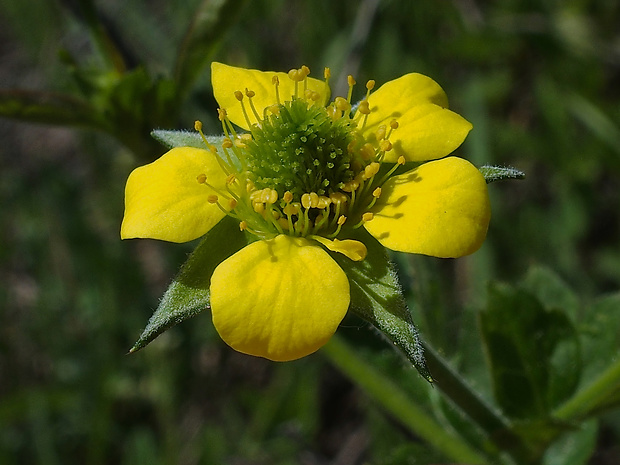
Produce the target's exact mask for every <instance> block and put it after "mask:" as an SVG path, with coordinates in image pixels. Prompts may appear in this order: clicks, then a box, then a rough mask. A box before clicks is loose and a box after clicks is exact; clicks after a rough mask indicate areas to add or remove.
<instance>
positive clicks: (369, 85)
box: [366, 79, 375, 90]
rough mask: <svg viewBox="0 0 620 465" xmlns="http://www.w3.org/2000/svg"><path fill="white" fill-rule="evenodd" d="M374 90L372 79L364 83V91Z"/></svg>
mask: <svg viewBox="0 0 620 465" xmlns="http://www.w3.org/2000/svg"><path fill="white" fill-rule="evenodd" d="M374 88H375V81H374V79H370V80H369V81H368V82H366V89H368V90H373V89H374Z"/></svg>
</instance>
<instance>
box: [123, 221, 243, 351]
mask: <svg viewBox="0 0 620 465" xmlns="http://www.w3.org/2000/svg"><path fill="white" fill-rule="evenodd" d="M245 244H246V242H245V238H244V235H243V234H242V233H241V232H240V231H239V226H238V223H237V222H236V221H235V220H234V219H232V218H230V217H225V218H224V219H223V220H221V221H220V222H219V223H218V224H217V225H216V226H215V227H214V228H213V229H211V230H210V231H209V232H208V233H207V235H206V236H205V237H204V238H203V239H202V241H201V242H200V244H198V247H196V249H195V250H194V252H193V253H192V254H191V255H190V257H189V258H188V260H187V262H185V264H184V265H183V267H182V268H181V271H180V272H179V274H178V276H177V277H176V278H175V279H174V281H172V284H170V287H169V288H168V290H167V291H166V293H165V294H164V297H163V298H162V300H161V302H160V303H159V306H158V307H157V309H156V310H155V313H153V316H151V319H150V320H149V322H148V324H147V325H146V328H144V331H142V334H141V335H140V337H139V338H138V341H137V342H136V343H135V344H134V345H133V347H132V348H131V350H130V351H129V352H130V353H133V352H136V351H138V350H140V349H142V348H143V347H145V346H146V345H147V344H149V343H150V342H151V341H153V339H155V338H156V337H157V336H159V335H160V334H161V333H163V332H164V331H166V330H167V329H170V328H171V327H173V326H175V325H177V324H178V323H181V322H182V321H185V320H187V319H188V318H191V317H193V316H195V315H197V314H199V313H201V312H203V311H204V310H206V309H208V308H209V295H210V294H209V285H210V282H211V275H212V274H213V270H215V267H217V265H219V264H220V262H222V261H223V260H225V259H226V258H228V257H230V256H231V255H232V254H233V253H235V252H236V251H237V250H239V249H241V248H242V247H243V246H244V245H245Z"/></svg>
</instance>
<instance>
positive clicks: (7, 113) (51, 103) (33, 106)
mask: <svg viewBox="0 0 620 465" xmlns="http://www.w3.org/2000/svg"><path fill="white" fill-rule="evenodd" d="M0 116H4V117H7V118H14V119H19V120H22V121H28V122H31V123H46V124H55V125H59V126H79V127H90V128H97V129H102V128H104V127H105V124H104V123H103V122H102V121H101V120H99V119H98V118H97V117H96V115H95V112H94V111H93V109H92V107H91V106H90V104H88V103H87V102H84V101H82V100H79V99H77V98H74V97H72V96H69V95H64V94H55V93H51V92H39V91H28V90H0Z"/></svg>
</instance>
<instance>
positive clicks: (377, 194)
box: [372, 187, 381, 199]
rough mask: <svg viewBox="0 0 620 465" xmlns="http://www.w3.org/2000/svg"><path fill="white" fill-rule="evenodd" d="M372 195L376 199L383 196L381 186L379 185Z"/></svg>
mask: <svg viewBox="0 0 620 465" xmlns="http://www.w3.org/2000/svg"><path fill="white" fill-rule="evenodd" d="M372 196H373V197H374V198H375V199H378V198H379V197H381V188H380V187H377V188H376V189H375V190H374V191H372Z"/></svg>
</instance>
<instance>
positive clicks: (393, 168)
mask: <svg viewBox="0 0 620 465" xmlns="http://www.w3.org/2000/svg"><path fill="white" fill-rule="evenodd" d="M406 162H407V160H405V157H403V156H402V155H401V156H400V157H398V161H397V162H396V163H395V164H394V166H392V168H390V171H388V172H387V173H385V175H384V176H383V177H382V178H381V180H380V181H379V182H378V184H379V186H382V185H383V183H385V181H387V180H388V178H389V177H390V176H392V174H394V171H396V170H397V169H398V167H399V166H403V165H404V164H405V163H406Z"/></svg>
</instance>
